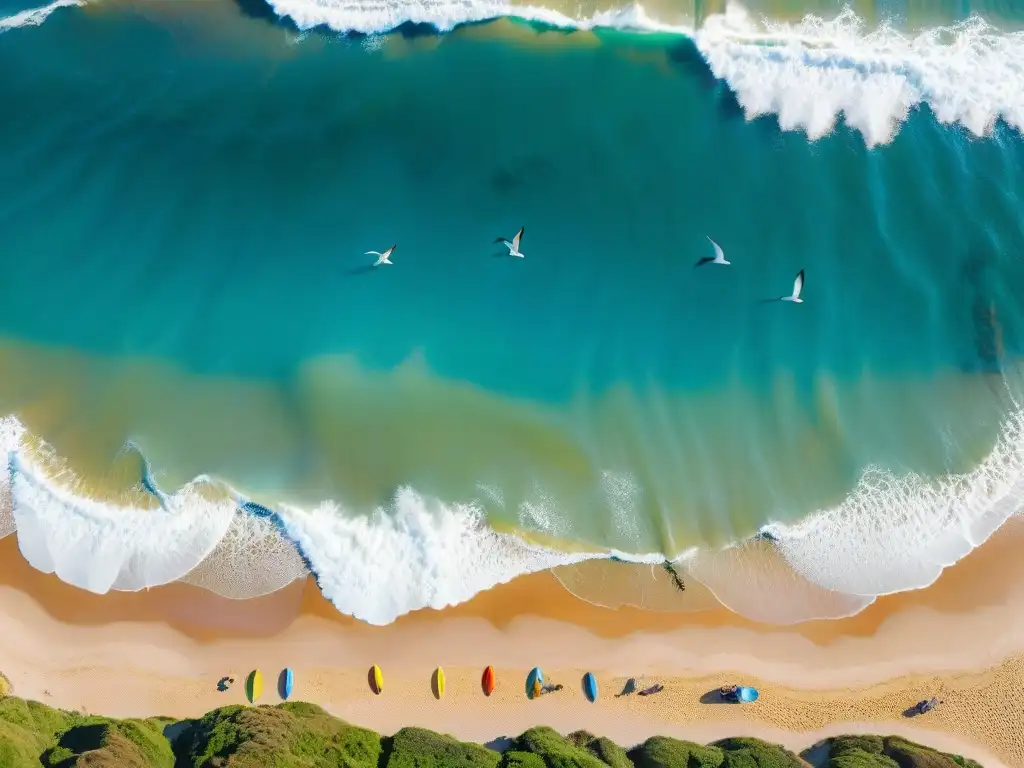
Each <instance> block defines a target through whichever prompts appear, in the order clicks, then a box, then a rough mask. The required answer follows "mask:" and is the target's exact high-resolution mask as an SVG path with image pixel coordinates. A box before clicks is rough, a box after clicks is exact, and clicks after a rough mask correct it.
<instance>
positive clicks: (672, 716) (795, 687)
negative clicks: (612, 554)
mask: <svg viewBox="0 0 1024 768" xmlns="http://www.w3.org/2000/svg"><path fill="white" fill-rule="evenodd" d="M1022 542H1024V520H1019V519H1017V520H1013V521H1011V522H1010V523H1009V524H1008V525H1007V526H1006V527H1005V528H1004V529H1003V530H1001V531H1000V532H999V533H998V534H996V536H994V537H993V539H992V540H991V541H990V542H988V543H987V544H986V545H984V546H983V547H981V548H979V549H978V550H976V551H975V552H973V553H972V554H971V555H969V556H968V557H967V558H965V559H964V560H963V561H962V562H961V563H959V564H958V565H956V566H955V567H953V568H950V569H948V570H947V571H946V573H944V574H943V576H942V577H941V578H940V579H939V580H938V581H937V582H936V584H934V585H933V586H932V587H930V588H928V589H925V590H920V591H917V592H910V593H904V594H900V595H893V596H890V597H886V598H882V599H880V600H878V601H877V602H876V603H875V604H874V605H872V606H871V607H869V608H868V609H867V610H865V611H864V612H862V613H861V614H860V615H858V616H855V617H852V618H849V619H842V620H834V621H815V622H807V623H804V624H800V625H796V626H792V627H777V626H768V625H763V624H758V623H756V622H752V621H749V620H746V619H743V618H742V617H739V616H736V615H735V614H732V613H730V612H729V611H727V610H725V609H724V608H716V609H709V610H703V611H697V612H692V613H659V612H653V611H643V610H639V609H636V608H628V607H626V608H620V609H617V610H610V609H606V608H601V607H598V606H594V605H591V604H588V603H586V602H583V601H580V600H577V599H576V598H574V597H572V596H571V595H570V594H569V593H568V592H566V591H565V590H564V589H562V588H561V587H560V586H559V584H558V582H557V581H556V579H555V578H554V577H553V575H552V574H550V573H540V574H534V575H532V576H527V577H523V578H520V579H517V580H515V581H513V582H512V583H510V584H506V585H502V586H499V587H496V588H495V589H492V590H490V591H488V592H485V593H483V594H481V595H478V596H477V597H476V598H474V599H473V600H471V601H469V602H468V603H465V604H463V605H460V606H456V607H453V608H449V609H446V610H443V611H435V610H422V611H417V612H415V613H412V614H409V615H407V616H403V617H401V618H400V619H398V620H397V621H396V622H394V623H393V624H390V625H388V626H386V627H374V626H370V625H367V624H364V623H362V622H359V621H356V620H354V619H351V618H349V617H345V616H342V615H340V614H339V613H338V612H337V611H336V610H335V609H334V608H333V606H331V605H330V604H329V603H328V602H327V601H326V600H325V599H324V598H323V597H322V596H321V595H320V594H319V591H318V590H317V588H316V586H315V584H314V583H313V582H312V580H305V581H301V582H296V583H294V584H292V585H291V586H289V587H287V588H285V589H283V590H281V591H280V592H277V593H275V594H273V595H268V596H266V597H263V598H258V599H254V600H247V601H232V600H227V599H224V598H220V597H217V596H215V595H212V594H210V593H207V592H204V591H202V590H199V589H196V588H194V587H189V586H186V585H181V584H172V585H168V586H165V587H159V588H155V589H151V590H147V591H145V592H139V593H112V594H109V595H103V596H99V595H92V594H89V593H85V592H81V591H79V590H76V589H74V588H72V587H69V586H67V585H65V584H63V583H61V582H60V581H59V580H57V579H56V578H55V577H53V576H49V575H44V574H41V573H39V572H37V571H35V570H33V569H32V568H31V567H29V566H28V565H27V564H26V563H25V562H24V560H23V559H22V558H21V557H20V555H19V553H18V552H17V545H16V542H15V539H14V537H8V538H7V539H4V540H3V541H0V621H2V623H3V628H4V631H3V632H0V668H2V669H3V671H4V672H5V673H6V674H7V676H8V677H9V678H10V680H11V682H12V683H13V685H14V687H15V691H16V693H17V694H18V695H22V696H26V697H30V698H37V699H40V700H42V701H45V702H47V703H49V704H52V705H55V706H61V707H64V708H69V709H80V708H84V709H86V710H88V711H92V712H97V713H103V714H108V715H112V716H145V715H154V714H162V715H169V716H176V717H186V716H195V715H198V714H200V713H202V712H205V711H207V710H209V709H211V708H214V707H217V706H221V705H223V704H227V703H241V702H243V700H244V698H243V697H244V693H243V691H242V686H241V685H236V686H234V687H233V688H232V689H231V690H229V691H228V692H226V693H220V692H218V691H217V689H216V681H217V680H218V679H219V678H220V677H222V676H224V675H231V676H233V677H235V678H236V680H242V679H244V677H245V675H246V674H248V672H249V671H250V670H251V669H253V668H260V669H262V670H263V673H264V675H265V676H266V678H267V680H268V681H274V680H276V676H277V674H278V672H279V671H280V670H281V669H283V668H284V667H286V666H290V667H292V668H293V669H294V670H295V693H294V697H295V698H298V699H302V700H307V701H312V702H315V703H318V704H320V705H322V706H324V707H325V708H326V709H328V711H330V712H332V713H334V714H336V715H338V716H340V717H343V718H345V719H348V720H350V721H352V722H355V723H359V724H361V725H366V726H369V727H372V728H376V729H378V730H380V731H382V732H385V733H387V732H393V731H394V730H396V729H397V728H399V727H401V726H404V725H421V726H424V727H428V728H433V729H436V730H439V731H444V732H447V733H452V734H455V735H457V736H460V737H461V738H465V739H472V740H476V741H481V742H486V741H489V740H491V739H494V738H497V737H500V736H514V735H516V734H518V733H519V732H521V731H523V730H525V729H526V728H528V727H530V726H532V725H537V724H548V725H551V726H553V727H555V728H557V729H559V730H561V731H563V732H568V731H571V730H575V729H578V728H585V729H587V730H590V731H592V732H596V733H601V734H606V735H608V736H610V737H612V738H614V739H616V740H617V741H619V742H620V743H624V744H632V743H635V742H638V741H641V740H642V739H643V738H646V737H647V736H650V735H653V734H655V733H663V734H667V735H675V736H679V737H682V738H690V739H694V740H697V741H708V740H712V739H715V738H721V737H724V736H728V735H740V734H747V735H756V736H761V737H763V738H770V739H772V740H774V741H777V742H779V743H783V744H785V745H787V746H789V747H790V748H794V749H803V748H806V747H807V746H809V745H810V744H812V743H813V742H814V741H816V740H817V739H819V738H821V737H823V736H826V735H834V734H837V733H842V732H850V731H875V732H882V733H898V734H903V735H906V736H907V737H909V738H912V739H915V740H918V741H921V742H923V743H927V744H932V745H934V746H936V747H938V748H940V749H945V750H950V751H953V752H958V753H960V754H964V755H968V756H971V757H974V758H975V759H978V760H979V761H981V762H982V763H983V764H984V765H986V766H991V765H995V766H998V765H1007V766H1020V765H1024V718H1021V717H1020V714H1019V713H1020V712H1021V711H1022V710H1024V656H1022V655H1021V654H1022V652H1024V610H1022V608H1024V559H1022V558H1020V557H1019V556H1018V553H1019V552H1020V546H1021V544H1022ZM372 664H379V665H380V666H381V668H382V669H383V670H384V676H385V689H384V693H383V694H381V695H380V696H374V695H373V694H372V693H371V692H370V690H369V688H368V686H367V671H368V670H369V668H370V666H371V665H372ZM488 664H492V665H494V667H495V669H496V671H497V676H498V688H497V690H496V691H495V693H494V694H493V695H492V696H490V697H485V696H484V695H483V693H482V691H481V689H480V675H481V672H482V670H483V668H484V667H485V666H487V665H488ZM535 665H539V666H541V667H542V668H543V669H544V671H545V675H546V678H547V680H548V681H549V682H551V681H554V682H561V683H563V684H564V686H565V687H564V689H563V690H561V691H558V692H555V693H552V694H547V695H545V696H543V697H541V699H540V700H538V701H530V700H528V699H527V698H526V695H525V675H526V673H527V672H528V670H529V669H530V668H531V667H533V666H535ZM438 666H443V667H444V668H445V671H446V677H447V691H446V693H445V696H444V697H443V698H442V699H440V700H438V699H437V698H436V697H435V695H434V693H433V691H432V689H431V685H430V677H431V673H432V672H433V670H434V669H435V668H436V667H438ZM585 671H592V672H594V674H595V675H596V676H597V678H598V680H599V684H600V686H601V691H600V696H599V698H598V701H597V702H596V703H593V704H591V703H589V702H587V701H586V700H585V699H584V697H583V693H582V691H581V689H580V681H581V678H582V675H583V674H584V672H585ZM629 677H638V678H641V680H642V681H643V682H644V683H647V684H649V683H653V682H655V681H657V682H661V683H662V684H664V685H665V690H664V691H663V692H661V693H660V694H657V695H655V696H651V697H647V698H641V697H638V696H635V695H634V696H625V697H615V696H614V693H616V692H618V691H619V690H621V688H622V686H623V685H624V683H625V681H626V679H627V678H629ZM730 682H737V683H743V684H747V685H754V686H756V687H757V688H758V689H759V690H760V691H761V698H760V699H759V701H758V702H756V703H754V704H751V705H742V706H741V705H735V706H731V705H721V704H717V703H714V697H713V696H710V697H709V696H708V695H707V694H708V693H709V692H711V691H713V690H714V689H717V688H718V687H719V686H721V685H723V684H726V683H730ZM275 688H276V686H275V685H273V684H268V686H267V691H268V692H267V693H266V694H264V700H263V701H262V702H261V703H273V702H275V701H277V697H276V695H275V694H274V693H273V691H274V690H275ZM932 695H936V696H939V697H940V698H941V699H943V700H944V704H943V705H942V706H940V707H939V708H938V709H937V710H935V711H934V712H931V713H929V714H927V715H925V716H921V717H915V718H908V717H905V716H904V714H903V713H904V710H906V709H907V708H908V707H909V706H911V705H913V704H914V703H915V702H917V701H918V700H920V699H924V698H928V697H930V696H932Z"/></svg>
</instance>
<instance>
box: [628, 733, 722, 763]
mask: <svg viewBox="0 0 1024 768" xmlns="http://www.w3.org/2000/svg"><path fill="white" fill-rule="evenodd" d="M629 758H630V760H632V761H633V764H634V765H635V766H636V768H719V766H721V765H722V764H723V763H724V762H725V755H724V753H723V752H722V750H721V749H718V748H717V747H713V746H712V747H705V746H703V745H702V744H695V743H693V742H692V741H680V740H679V739H673V738H670V737H668V736H652V737H651V738H649V739H648V740H647V741H645V742H644V743H643V744H641V745H640V746H639V747H636V748H634V749H633V750H631V751H630V752H629Z"/></svg>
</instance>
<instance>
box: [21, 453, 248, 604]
mask: <svg viewBox="0 0 1024 768" xmlns="http://www.w3.org/2000/svg"><path fill="white" fill-rule="evenodd" d="M14 462H15V469H14V471H12V472H11V498H12V504H13V511H14V522H15V524H16V525H17V530H18V545H19V547H20V549H21V553H22V555H24V557H25V559H26V560H28V562H29V563H30V564H31V565H32V566H33V567H34V568H36V569H38V570H40V571H42V572H44V573H56V574H57V576H58V577H59V578H60V579H61V580H62V581H65V582H67V583H68V584H73V585H74V586H76V587H80V588H82V589H87V590H89V591H90V592H96V593H99V594H102V593H105V592H107V591H109V590H111V589H117V590H126V591H133V590H139V589H144V588H146V587H153V586H158V585H160V584H167V583H169V582H172V581H177V580H178V579H180V578H182V577H183V576H185V575H186V574H187V573H188V572H189V571H191V570H192V569H193V568H195V567H196V566H197V565H198V564H199V563H200V562H201V561H202V560H203V559H204V558H205V557H206V556H207V555H209V554H210V552H211V551H213V548H214V547H216V546H217V542H219V541H220V540H221V539H222V538H223V537H224V534H225V532H226V531H227V529H228V526H229V525H230V524H231V519H232V516H233V515H234V512H235V508H236V507H235V505H234V504H233V503H232V502H231V501H229V500H228V501H221V502H211V501H209V500H207V499H204V498H203V496H202V494H201V493H200V489H199V487H198V485H197V484H191V485H189V486H186V487H185V488H183V489H182V490H181V491H179V492H178V493H176V494H173V495H170V496H165V507H164V508H162V509H155V510H153V509H136V508H132V507H128V506H125V507H118V506H114V505H110V504H104V503H102V502H99V501H94V500H92V499H87V498H83V497H81V496H77V495H74V494H73V493H72V492H70V491H68V490H67V489H66V488H65V487H63V486H61V485H57V484H55V483H53V482H51V481H49V480H48V479H47V478H45V477H43V476H41V474H40V473H39V471H38V470H37V469H36V468H34V467H33V466H32V464H31V462H29V461H27V460H26V459H25V458H24V457H16V458H15V459H14Z"/></svg>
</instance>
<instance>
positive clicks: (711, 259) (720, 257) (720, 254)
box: [693, 235, 732, 267]
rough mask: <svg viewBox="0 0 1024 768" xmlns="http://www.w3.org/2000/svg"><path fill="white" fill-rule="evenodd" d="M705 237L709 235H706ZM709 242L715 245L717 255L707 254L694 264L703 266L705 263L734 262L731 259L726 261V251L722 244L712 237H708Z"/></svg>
mask: <svg viewBox="0 0 1024 768" xmlns="http://www.w3.org/2000/svg"><path fill="white" fill-rule="evenodd" d="M705 237H707V235H705ZM708 242H709V243H711V245H712V246H714V248H715V255H714V256H705V257H704V258H703V259H701V260H700V261H698V262H697V263H696V264H694V265H693V266H695V267H700V266H702V265H704V264H731V263H732V262H731V261H726V260H725V251H723V250H722V246H720V245H719V244H718V243H716V242H715V241H714V240H712V239H711V238H710V237H708Z"/></svg>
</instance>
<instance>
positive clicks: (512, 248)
mask: <svg viewBox="0 0 1024 768" xmlns="http://www.w3.org/2000/svg"><path fill="white" fill-rule="evenodd" d="M525 229H526V227H520V228H519V231H518V232H516V236H515V237H513V238H512V239H511V240H506V239H505V238H504V237H499V238H498V239H497V240H495V241H494V242H496V243H504V244H505V247H506V248H508V255H509V256H518V257H519V258H520V259H521V258H523V254H522V253H520V252H519V243H520V241H521V240H522V239H523V231H524V230H525Z"/></svg>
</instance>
